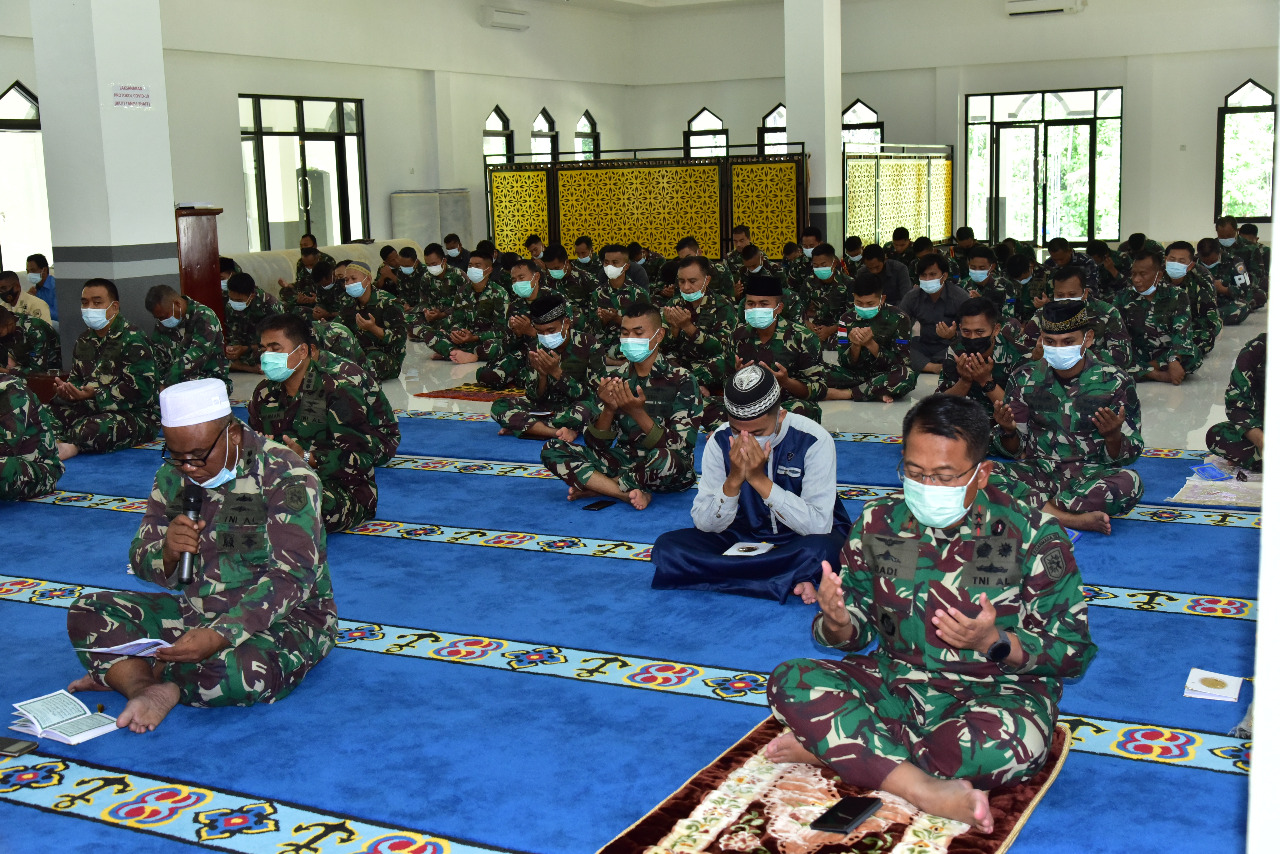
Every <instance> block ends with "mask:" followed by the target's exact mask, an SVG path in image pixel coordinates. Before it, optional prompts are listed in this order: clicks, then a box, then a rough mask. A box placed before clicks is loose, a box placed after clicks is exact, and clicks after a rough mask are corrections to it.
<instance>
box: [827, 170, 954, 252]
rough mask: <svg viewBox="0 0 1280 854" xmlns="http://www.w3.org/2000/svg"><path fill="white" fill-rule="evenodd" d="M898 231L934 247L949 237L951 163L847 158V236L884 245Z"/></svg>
mask: <svg viewBox="0 0 1280 854" xmlns="http://www.w3.org/2000/svg"><path fill="white" fill-rule="evenodd" d="M899 226H903V227H905V228H906V229H907V230H908V231H910V232H911V237H912V238H913V239H914V238H916V237H920V236H925V237H928V238H930V239H931V240H933V241H935V242H937V241H941V240H945V239H947V238H948V237H950V236H951V161H950V160H949V159H947V158H946V157H912V158H907V157H895V156H894V155H872V156H864V157H846V158H845V233H846V234H848V235H855V234H856V235H857V236H858V237H861V238H862V239H863V241H864V242H868V243H869V242H872V241H874V242H876V243H886V242H888V241H889V240H890V239H891V238H892V237H893V230H894V229H895V228H897V227H899Z"/></svg>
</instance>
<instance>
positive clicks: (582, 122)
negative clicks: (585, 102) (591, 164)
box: [573, 110, 600, 160]
mask: <svg viewBox="0 0 1280 854" xmlns="http://www.w3.org/2000/svg"><path fill="white" fill-rule="evenodd" d="M573 153H574V156H575V157H576V158H577V159H578V160H599V159H600V129H599V128H598V127H597V126H596V120H595V117H593V116H592V115H591V111H590V110H584V111H583V112H582V118H580V119H578V126H577V127H576V128H574V130H573Z"/></svg>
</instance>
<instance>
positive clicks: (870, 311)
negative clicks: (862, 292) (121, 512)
mask: <svg viewBox="0 0 1280 854" xmlns="http://www.w3.org/2000/svg"><path fill="white" fill-rule="evenodd" d="M853 310H854V311H855V312H857V315H858V317H861V318H862V319H863V320H870V319H871V318H873V317H875V316H876V315H877V314H879V313H880V306H878V305H876V306H872V307H871V308H863V307H862V306H860V305H855V306H854V307H853Z"/></svg>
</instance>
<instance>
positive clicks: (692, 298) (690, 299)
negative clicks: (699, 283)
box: [680, 291, 706, 302]
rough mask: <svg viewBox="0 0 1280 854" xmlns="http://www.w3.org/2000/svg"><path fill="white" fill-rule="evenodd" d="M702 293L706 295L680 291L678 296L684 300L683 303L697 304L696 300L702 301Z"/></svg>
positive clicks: (698, 292)
mask: <svg viewBox="0 0 1280 854" xmlns="http://www.w3.org/2000/svg"><path fill="white" fill-rule="evenodd" d="M704 293H706V291H694V292H693V293H691V294H690V293H685V292H684V291H681V292H680V296H681V297H683V298H684V301H685V302H697V301H698V300H700V299H702V295H703V294H704Z"/></svg>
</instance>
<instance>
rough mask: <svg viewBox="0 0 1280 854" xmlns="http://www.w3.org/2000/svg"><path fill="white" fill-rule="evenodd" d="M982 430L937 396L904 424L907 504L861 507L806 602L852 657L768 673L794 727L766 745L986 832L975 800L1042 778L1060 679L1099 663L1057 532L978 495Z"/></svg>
mask: <svg viewBox="0 0 1280 854" xmlns="http://www.w3.org/2000/svg"><path fill="white" fill-rule="evenodd" d="M987 423H988V422H987V416H986V413H985V412H983V411H982V409H981V407H979V406H978V405H977V404H975V403H974V402H972V401H969V400H965V399H963V398H950V397H944V396H941V395H933V396H932V397H929V398H926V399H925V400H924V401H922V402H921V403H919V404H917V405H916V406H915V407H913V408H912V410H911V411H910V412H909V413H908V414H907V417H906V419H905V423H904V425H903V428H902V432H903V437H904V441H903V471H904V487H905V490H906V494H905V497H904V496H893V497H887V498H878V499H875V500H873V501H868V502H867V503H866V504H865V505H864V506H863V509H862V515H861V516H860V517H859V518H858V519H857V520H856V521H855V522H854V526H853V531H852V532H851V534H850V537H849V542H848V545H847V546H846V547H845V549H844V551H843V552H842V553H841V561H840V563H841V568H840V572H839V573H838V574H837V573H836V572H834V571H832V569H831V568H830V566H829V565H828V566H826V567H824V569H823V576H822V583H821V586H820V587H819V590H818V594H817V597H816V600H817V602H818V603H819V605H820V607H821V613H820V614H819V615H818V616H817V617H816V618H815V619H814V623H813V638H814V640H815V641H816V642H817V643H818V644H820V645H822V646H826V647H833V648H835V649H839V650H842V651H843V652H845V653H848V655H847V656H846V657H845V658H844V659H842V660H836V661H831V660H813V659H793V660H791V661H787V662H784V663H783V664H781V665H779V666H778V667H777V668H776V669H775V670H774V671H773V674H772V675H771V676H770V677H769V688H768V693H769V705H770V706H771V707H772V709H773V714H774V717H776V718H777V719H778V720H779V721H780V722H782V723H783V724H785V725H786V726H788V727H789V728H790V732H787V733H784V734H783V735H781V736H779V737H778V738H776V739H775V740H774V741H773V742H772V743H770V745H769V746H768V748H767V749H766V755H767V756H768V758H769V759H770V760H772V761H774V762H809V763H815V764H816V763H822V764H825V765H827V766H829V767H830V768H831V769H832V770H834V771H835V772H836V773H837V774H838V775H839V776H840V778H841V779H842V780H844V781H845V782H846V783H848V784H850V785H853V786H858V787H865V788H868V789H880V790H882V791H886V792H890V793H892V794H895V795H898V796H899V797H902V798H905V799H906V800H908V801H910V802H911V803H912V804H915V805H916V806H918V807H919V808H920V809H922V810H924V811H925V812H927V813H930V814H933V815H937V816H942V817H944V818H950V819H954V820H956V821H962V822H965V823H967V824H970V825H973V826H974V827H975V829H977V830H978V831H980V832H983V833H990V832H991V830H992V829H993V820H992V815H991V809H990V805H989V803H988V800H987V794H986V791H985V790H988V789H992V788H995V787H997V786H1012V785H1015V784H1017V783H1018V782H1020V781H1022V780H1025V779H1027V778H1029V777H1031V776H1032V775H1034V774H1035V773H1036V772H1037V771H1039V770H1040V768H1041V767H1042V766H1043V765H1044V763H1045V760H1046V759H1047V758H1048V755H1049V748H1050V745H1051V744H1052V742H1053V731H1054V727H1055V724H1056V719H1057V714H1058V702H1059V699H1060V698H1061V695H1062V681H1063V680H1064V679H1070V678H1075V677H1079V676H1082V675H1083V674H1084V672H1085V670H1086V669H1087V667H1088V666H1089V664H1090V662H1091V661H1092V660H1093V658H1094V656H1095V655H1096V654H1097V647H1096V646H1095V645H1094V643H1093V642H1092V640H1091V639H1090V637H1089V622H1088V607H1087V604H1086V601H1085V597H1084V591H1083V589H1082V588H1081V583H1080V577H1079V574H1078V572H1077V570H1076V564H1075V559H1074V556H1073V555H1072V550H1071V541H1070V540H1069V539H1068V537H1067V534H1066V532H1065V531H1064V530H1063V529H1062V526H1061V525H1059V524H1058V522H1057V521H1056V520H1053V519H1050V518H1048V517H1046V516H1044V515H1042V514H1039V513H1035V512H1029V508H1028V507H1027V505H1025V504H1023V503H1022V502H1020V501H1018V500H1016V499H1014V498H1012V497H1010V496H1009V495H1007V494H1005V493H1002V492H999V491H997V490H996V489H993V488H991V487H989V486H988V483H987V481H988V476H989V474H990V470H991V467H992V466H993V465H994V464H993V463H991V462H984V461H983V455H984V453H985V452H986V449H987V438H988V428H987ZM926 484H928V485H926ZM927 490H932V491H933V492H937V493H939V494H940V495H941V494H945V495H946V496H947V497H946V500H945V502H943V501H942V500H941V499H935V500H929V499H930V498H932V497H933V496H932V494H931V493H930V494H926V491H927ZM952 493H954V495H952ZM874 641H879V645H878V647H877V648H876V650H875V651H874V652H872V653H870V654H869V655H858V654H857V652H858V650H861V649H864V648H865V647H867V646H868V645H870V644H871V643H872V642H874Z"/></svg>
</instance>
